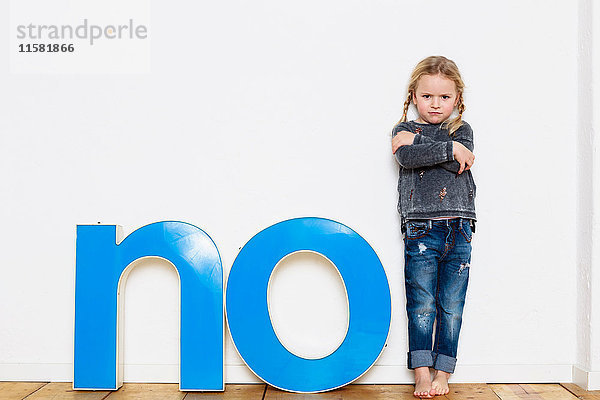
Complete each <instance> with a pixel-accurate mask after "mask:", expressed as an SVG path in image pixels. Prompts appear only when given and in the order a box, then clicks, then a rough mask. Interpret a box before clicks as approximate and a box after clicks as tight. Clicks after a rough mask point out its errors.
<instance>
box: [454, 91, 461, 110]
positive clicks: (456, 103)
mask: <svg viewBox="0 0 600 400" xmlns="http://www.w3.org/2000/svg"><path fill="white" fill-rule="evenodd" d="M461 96H462V93H459V94H458V96H456V99H454V107H456V106H457V105H458V101H459V100H460V97H461Z"/></svg>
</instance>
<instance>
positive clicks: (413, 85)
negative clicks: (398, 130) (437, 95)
mask: <svg viewBox="0 0 600 400" xmlns="http://www.w3.org/2000/svg"><path fill="white" fill-rule="evenodd" d="M423 75H442V76H443V77H445V78H448V79H450V80H451V81H453V82H454V84H455V85H456V92H457V96H458V103H457V104H456V108H457V109H458V116H457V117H456V118H454V119H452V120H447V121H444V123H443V124H442V126H444V127H445V128H448V133H449V135H450V136H452V135H453V134H454V132H456V131H457V130H458V128H460V127H461V125H462V115H463V113H464V112H465V103H464V100H463V91H464V88H465V84H464V82H463V80H462V78H461V76H460V72H459V71H458V67H457V66H456V64H455V63H454V61H452V60H449V59H447V58H446V57H443V56H431V57H427V58H426V59H424V60H422V61H420V62H419V63H418V64H417V66H416V67H415V69H414V70H413V73H412V75H411V76H410V81H409V83H408V96H407V98H406V101H405V102H404V111H403V113H402V118H401V119H400V121H398V124H399V123H400V122H406V113H407V112H408V107H409V106H410V103H411V101H412V99H413V96H414V95H415V92H416V90H417V85H418V84H419V79H421V77H422V76H423ZM396 125H397V124H396Z"/></svg>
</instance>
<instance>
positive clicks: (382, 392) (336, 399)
mask: <svg viewBox="0 0 600 400" xmlns="http://www.w3.org/2000/svg"><path fill="white" fill-rule="evenodd" d="M412 391H413V386H411V385H348V386H345V387H343V388H341V389H337V390H333V391H331V392H326V393H319V394H294V393H288V392H283V391H281V390H278V389H274V388H272V387H267V386H266V385H227V389H226V390H225V392H222V393H198V392H180V391H179V390H178V385H177V384H171V383H167V384H161V383H126V384H125V385H123V387H122V388H121V389H119V390H117V391H115V392H108V391H73V390H72V389H71V384H70V383H44V382H0V400H13V399H14V400H17V399H18V400H21V399H28V400H37V399H53V400H68V399H88V400H103V399H108V400H142V399H144V400H145V399H148V400H182V399H185V400H278V399H295V400H300V399H322V400H359V399H369V400H370V399H386V400H387V399H394V400H402V399H414V397H413V396H412ZM436 399H440V400H442V399H449V400H459V399H460V400H463V399H465V400H470V399H482V400H498V399H502V400H515V399H552V400H556V399H565V400H568V399H571V400H573V399H586V400H600V390H599V391H593V392H586V391H585V390H583V389H581V388H579V387H578V386H576V385H574V384H572V383H562V384H543V385H537V384H535V385H534V384H519V385H517V384H485V383H473V384H466V383H465V384H460V383H457V384H450V393H448V394H447V395H446V396H437V397H436Z"/></svg>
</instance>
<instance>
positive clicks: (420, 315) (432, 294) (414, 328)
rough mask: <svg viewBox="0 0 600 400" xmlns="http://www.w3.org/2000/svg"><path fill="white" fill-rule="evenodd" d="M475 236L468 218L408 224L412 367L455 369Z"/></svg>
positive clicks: (406, 261) (407, 246)
mask: <svg viewBox="0 0 600 400" xmlns="http://www.w3.org/2000/svg"><path fill="white" fill-rule="evenodd" d="M472 236H473V233H472V230H471V222H470V220H468V219H464V218H455V219H450V220H423V221H415V220H412V221H411V220H409V221H407V223H406V233H405V236H404V249H405V253H404V254H405V264H404V277H405V283H406V312H407V315H408V342H409V345H408V348H409V352H408V368H410V369H414V368H418V367H433V368H435V369H437V370H441V371H445V372H448V373H453V372H454V368H455V366H456V351H457V348H458V336H459V333H460V327H461V323H462V312H463V307H464V304H465V295H466V292H467V283H468V281H469V265H470V262H471V239H472ZM434 322H435V342H434V343H432V342H433V333H434V332H433V330H434Z"/></svg>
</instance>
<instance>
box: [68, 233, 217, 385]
mask: <svg viewBox="0 0 600 400" xmlns="http://www.w3.org/2000/svg"><path fill="white" fill-rule="evenodd" d="M116 241H117V227H116V226H115V225H79V226H77V265H76V274H75V275H76V276H75V348H74V379H73V388H74V389H105V390H106V389H109V390H116V389H118V388H119V387H120V386H121V385H122V383H123V376H122V367H121V366H122V365H120V364H122V362H120V361H119V360H120V358H119V354H118V352H119V351H122V349H121V350H119V347H120V346H121V344H120V343H118V342H119V339H118V336H119V335H118V326H117V321H118V317H119V311H118V308H119V301H118V294H119V284H120V281H121V276H122V275H123V272H124V271H125V269H126V268H127V266H128V265H130V264H131V263H132V262H134V261H135V260H137V259H139V258H142V257H160V258H163V259H166V260H167V261H170V262H171V263H172V264H173V265H174V266H175V268H176V269H177V272H178V273H179V279H180V283H179V285H180V291H181V327H180V382H179V387H180V390H186V391H187V390H224V384H223V268H222V266H221V258H220V256H219V252H218V250H217V247H216V246H215V244H214V242H213V241H212V239H211V238H210V237H209V236H208V235H207V234H206V233H204V232H203V231H202V230H201V229H199V228H197V227H195V226H193V225H190V224H187V223H183V222H157V223H154V224H150V225H146V226H144V227H142V228H140V229H138V230H136V231H135V232H133V233H131V234H130V235H129V236H127V238H125V240H123V242H121V243H120V244H117V243H116Z"/></svg>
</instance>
